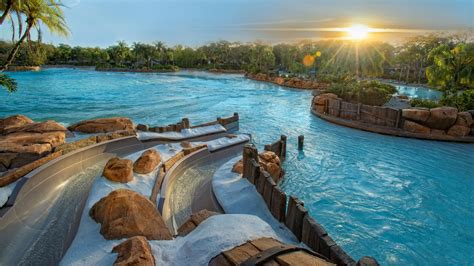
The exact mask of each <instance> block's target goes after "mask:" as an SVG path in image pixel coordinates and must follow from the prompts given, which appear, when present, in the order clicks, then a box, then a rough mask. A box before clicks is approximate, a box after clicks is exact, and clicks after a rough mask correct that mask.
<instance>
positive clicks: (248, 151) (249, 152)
mask: <svg viewBox="0 0 474 266" xmlns="http://www.w3.org/2000/svg"><path fill="white" fill-rule="evenodd" d="M252 159H254V160H255V161H256V162H257V163H258V151H257V148H255V146H254V145H252V144H246V145H245V146H244V151H243V154H242V163H243V170H242V176H243V177H245V178H248V177H249V176H251V175H252V167H251V162H250V160H252Z"/></svg>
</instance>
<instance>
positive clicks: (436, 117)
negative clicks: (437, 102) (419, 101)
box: [423, 107, 458, 130]
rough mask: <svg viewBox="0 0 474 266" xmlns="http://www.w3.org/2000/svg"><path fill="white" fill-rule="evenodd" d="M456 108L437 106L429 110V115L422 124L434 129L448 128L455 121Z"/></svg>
mask: <svg viewBox="0 0 474 266" xmlns="http://www.w3.org/2000/svg"><path fill="white" fill-rule="evenodd" d="M457 116H458V109H456V108H454V107H438V108H432V109H431V110H430V117H429V118H428V120H426V122H425V123H423V124H424V125H426V126H428V127H430V128H434V129H443V130H444V129H448V128H450V127H451V126H452V125H454V123H455V122H456V119H457Z"/></svg>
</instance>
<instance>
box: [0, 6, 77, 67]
mask: <svg viewBox="0 0 474 266" xmlns="http://www.w3.org/2000/svg"><path fill="white" fill-rule="evenodd" d="M61 7H62V5H61V3H60V2H58V1H57V0H28V1H24V2H22V5H21V6H19V7H18V8H19V10H17V12H20V13H22V14H23V15H24V16H25V17H26V21H25V22H26V28H25V31H24V32H23V34H22V35H21V38H20V39H19V40H18V41H17V42H16V43H15V45H14V46H13V48H12V50H11V51H10V53H9V54H8V57H7V60H6V62H5V64H4V65H3V66H2V67H1V68H0V71H4V70H6V69H7V68H8V66H9V65H10V64H11V63H12V62H13V60H14V58H15V55H16V53H17V52H18V50H19V49H20V46H21V44H22V43H23V42H24V41H25V40H27V39H28V40H30V37H31V35H30V32H31V29H32V28H36V29H37V30H38V31H39V32H40V30H39V29H40V25H41V24H44V25H46V27H47V28H48V29H49V30H50V31H51V32H53V33H57V34H59V35H63V36H67V35H68V33H69V31H68V28H67V26H66V23H65V20H64V14H63V11H62V9H61ZM38 36H40V34H39V35H38Z"/></svg>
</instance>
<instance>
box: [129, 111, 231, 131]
mask: <svg viewBox="0 0 474 266" xmlns="http://www.w3.org/2000/svg"><path fill="white" fill-rule="evenodd" d="M238 121H239V114H238V113H234V114H233V115H232V116H230V117H225V118H220V117H218V118H217V119H216V120H215V121H211V122H208V123H204V124H199V125H195V126H191V123H190V122H189V119H188V118H183V119H181V121H180V122H177V123H175V124H170V125H167V126H154V127H152V126H149V125H145V124H138V125H137V130H140V131H150V132H157V133H164V132H171V131H174V132H180V131H181V130H182V129H186V128H197V127H204V126H212V125H217V124H221V125H222V126H224V127H225V126H227V125H230V124H232V123H235V122H238Z"/></svg>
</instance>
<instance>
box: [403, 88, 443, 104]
mask: <svg viewBox="0 0 474 266" xmlns="http://www.w3.org/2000/svg"><path fill="white" fill-rule="evenodd" d="M395 87H396V88H397V94H398V95H406V96H408V97H410V98H414V99H415V98H419V99H425V100H432V101H439V100H440V99H441V96H443V93H442V92H441V91H438V90H433V89H429V88H424V87H415V86H407V85H395Z"/></svg>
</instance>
